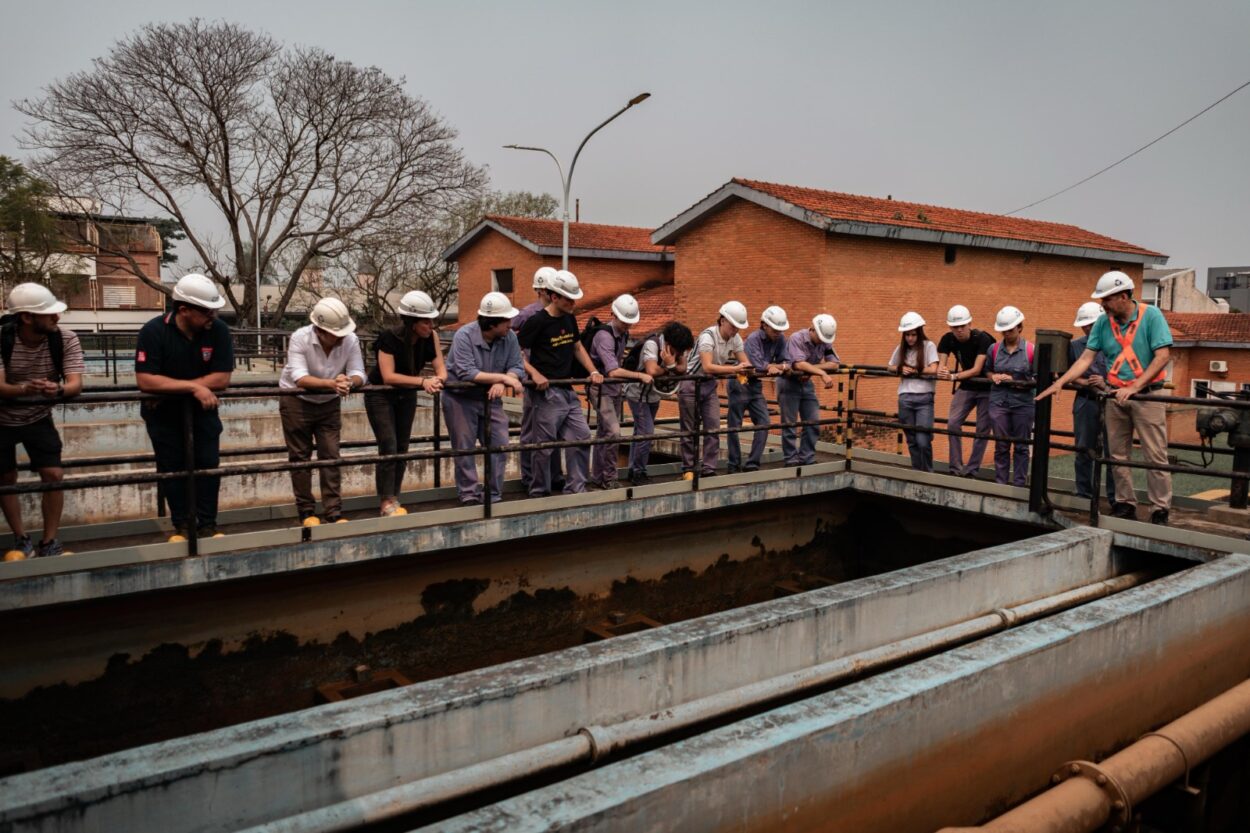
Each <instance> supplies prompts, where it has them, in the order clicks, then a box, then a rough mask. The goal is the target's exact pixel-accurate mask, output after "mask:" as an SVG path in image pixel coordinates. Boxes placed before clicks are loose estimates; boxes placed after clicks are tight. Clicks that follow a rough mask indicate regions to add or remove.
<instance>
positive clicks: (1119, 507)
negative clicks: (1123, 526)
mask: <svg viewBox="0 0 1250 833" xmlns="http://www.w3.org/2000/svg"><path fill="white" fill-rule="evenodd" d="M1111 517H1113V518H1123V519H1124V520H1126V521H1135V520H1137V507H1136V506H1135V505H1134V504H1132V503H1113V504H1111Z"/></svg>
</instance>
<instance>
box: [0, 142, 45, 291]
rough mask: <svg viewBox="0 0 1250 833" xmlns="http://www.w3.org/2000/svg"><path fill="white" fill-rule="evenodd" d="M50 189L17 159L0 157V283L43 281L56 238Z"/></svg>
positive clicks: (6, 287) (4, 285) (2, 284)
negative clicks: (50, 203) (49, 200)
mask: <svg viewBox="0 0 1250 833" xmlns="http://www.w3.org/2000/svg"><path fill="white" fill-rule="evenodd" d="M50 193H51V192H50V188H49V187H48V185H47V183H45V182H43V181H42V180H40V179H38V178H37V177H34V176H32V175H31V174H30V172H29V171H27V170H26V168H25V167H23V166H22V165H21V164H20V163H19V162H16V161H14V160H13V159H10V158H9V157H7V156H0V286H3V290H4V291H5V292H6V293H7V291H8V289H9V288H11V287H12V286H13V285H15V284H18V283H22V282H23V281H44V280H46V279H47V275H48V262H49V260H50V259H51V257H52V255H53V253H54V251H55V244H56V238H57V230H56V221H55V219H54V218H53V217H52V216H51V215H50V214H49V213H48V199H49V196H50Z"/></svg>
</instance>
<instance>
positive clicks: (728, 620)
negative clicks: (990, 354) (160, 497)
mask: <svg viewBox="0 0 1250 833" xmlns="http://www.w3.org/2000/svg"><path fill="white" fill-rule="evenodd" d="M887 483H888V481H887V479H885V478H867V477H861V478H860V481H857V482H856V483H855V485H856V486H857V487H858V488H843V489H839V490H835V491H819V492H813V493H808V494H797V495H796V494H791V495H786V496H781V497H771V495H770V493H769V492H767V491H760V490H759V489H756V491H754V492H747V493H744V494H743V495H741V496H739V497H743V496H746V497H750V496H751V495H754V496H755V497H757V498H758V499H755V500H734V499H732V496H727V499H726V500H725V501H724V504H725V505H721V506H716V505H709V506H707V507H705V508H702V509H700V511H692V512H689V513H684V514H683V513H673V512H664V511H657V512H656V514H655V517H651V518H647V517H645V514H646V513H645V512H643V513H642V514H643V515H644V517H637V516H636V517H635V518H634V519H632V520H631V521H630V522H628V523H620V524H613V525H604V526H601V527H596V528H580V529H576V530H574V531H562V530H561V529H560V526H559V524H558V523H555V520H558V519H553V518H542V517H538V516H528V517H522V516H520V515H518V516H516V517H515V518H514V519H513V521H514V523H512V526H511V528H512V529H514V530H517V531H522V532H526V533H528V534H515V535H511V536H507V537H500V538H498V539H497V540H493V541H486V542H481V543H474V544H472V545H467V546H457V547H453V548H448V549H445V550H424V551H416V552H411V553H408V554H406V555H402V556H398V557H386V558H376V559H365V560H355V561H351V562H349V563H346V564H343V565H341V566H322V567H317V568H315V569H306V570H300V571H297V572H285V573H279V574H261V575H254V576H245V577H240V578H237V579H233V580H228V581H216V582H210V583H202V584H197V585H195V586H187V587H168V588H163V589H159V590H153V591H148V592H136V593H126V594H117V595H105V596H100V597H97V598H92V599H84V600H80V601H75V602H73V603H69V604H61V605H55V606H35V607H31V608H29V609H19V610H11V611H8V612H6V613H4V614H3V615H2V616H0V624H3V625H4V626H5V627H6V630H8V632H10V633H22V634H29V635H32V638H31V639H30V640H27V641H24V642H23V643H22V644H20V645H14V644H9V645H6V646H4V647H3V652H4V653H3V655H2V659H3V669H4V672H3V678H2V683H3V694H4V695H5V698H4V699H3V700H2V701H0V735H2V736H3V737H5V739H6V745H5V754H6V759H5V765H6V766H7V767H8V768H9V771H10V772H13V773H24V774H15V775H13V776H12V777H10V778H8V779H6V780H0V826H2V825H5V824H10V825H11V828H10V829H12V830H15V831H16V830H53V829H55V830H71V829H73V830H78V829H81V830H89V829H91V830H94V829H123V828H125V829H161V830H171V831H172V830H228V829H241V828H244V827H247V826H248V825H252V824H259V823H262V822H268V821H273V820H277V819H283V818H286V817H288V816H292V815H295V814H298V813H302V812H307V811H309V810H312V809H315V808H318V807H323V806H327V805H333V804H335V803H336V802H341V801H344V800H349V799H352V798H354V797H358V796H362V795H369V794H370V793H373V792H376V791H377V790H380V789H385V788H389V787H393V786H394V785H396V784H402V783H405V782H412V781H415V780H418V779H421V778H426V777H429V776H431V775H437V774H439V773H446V772H451V771H455V770H457V769H459V768H462V767H465V766H469V765H472V764H475V763H480V762H481V761H484V760H489V759H491V758H495V757H498V756H501V755H506V754H510V753H512V752H515V751H517V750H518V749H525V748H528V747H531V746H534V745H536V744H542V743H546V742H550V741H552V740H553V739H559V738H562V737H569V736H571V735H576V734H577V733H578V731H579V729H582V728H584V727H586V726H592V725H611V724H613V723H616V722H620V721H622V720H628V719H631V718H635V717H638V716H639V715H645V714H648V713H649V712H653V711H656V710H660V711H662V710H664V709H665V708H669V707H673V706H675V705H677V704H681V703H686V702H689V701H691V700H694V699H698V698H701V697H706V696H709V695H711V694H715V693H716V692H718V691H725V690H730V689H734V688H735V687H739V686H743V685H748V684H751V683H755V682H758V681H760V680H767V679H770V678H773V677H777V676H779V675H785V674H787V673H793V672H795V671H798V670H801V669H804V668H807V667H810V666H812V665H814V664H818V663H821V662H827V661H829V660H830V659H831V658H835V657H838V656H845V655H854V654H856V652H859V651H864V650H871V649H872V648H874V647H875V646H881V645H886V644H889V643H892V642H895V641H897V640H899V639H904V638H908V637H912V636H915V635H917V634H924V633H927V632H929V631H932V630H934V629H935V628H941V627H944V626H950V625H952V624H955V623H959V622H963V621H967V620H970V619H973V618H975V617H979V616H984V615H985V614H986V613H987V612H993V611H997V610H1003V609H1005V608H1010V607H1011V606H1012V605H1020V604H1023V603H1027V602H1030V601H1032V600H1036V599H1042V598H1045V597H1049V596H1053V595H1055V594H1061V593H1064V592H1066V591H1071V590H1073V589H1074V588H1081V587H1086V586H1089V585H1091V584H1097V583H1098V582H1104V581H1106V580H1108V579H1112V578H1115V577H1116V576H1123V575H1125V574H1128V573H1136V574H1149V580H1148V581H1143V582H1141V583H1140V586H1136V587H1134V588H1132V589H1130V590H1127V591H1125V592H1122V593H1117V594H1116V595H1114V596H1111V597H1108V598H1105V599H1102V600H1100V601H1096V602H1092V603H1090V604H1087V605H1083V606H1080V607H1077V608H1076V609H1074V610H1069V611H1068V612H1066V613H1062V614H1059V615H1057V616H1052V617H1048V618H1045V619H1043V620H1041V621H1039V622H1034V623H1032V624H1029V625H1025V626H1024V627H1020V628H1013V629H1009V630H1006V631H1005V632H1003V633H1001V634H999V635H997V636H992V637H988V638H986V639H982V640H980V641H975V642H972V643H970V644H969V645H967V646H966V647H961V648H960V649H959V650H958V651H948V652H946V653H941V654H938V655H936V656H934V657H930V658H927V659H922V660H921V661H919V662H915V663H910V664H908V663H899V664H898V665H899V667H897V668H889V669H885V671H884V673H874V674H873V675H870V676H865V678H864V679H862V680H858V681H856V682H853V683H852V684H850V685H846V686H841V687H838V688H836V689H833V690H831V691H827V692H824V693H819V694H818V696H813V697H805V698H796V699H795V701H794V702H790V703H783V704H781V705H779V706H777V708H776V709H774V710H771V711H767V712H764V713H762V714H758V715H748V716H746V717H744V718H743V719H742V720H741V721H738V722H730V723H727V724H726V725H723V726H719V727H713V728H712V729H710V730H709V731H704V732H699V733H687V734H685V735H682V736H679V737H677V738H676V739H674V740H672V742H669V743H666V744H654V745H651V746H649V747H646V748H644V749H642V750H640V751H635V752H633V753H631V754H630V755H629V756H625V757H623V759H622V760H620V761H618V762H612V763H609V764H608V765H606V766H601V767H599V768H597V769H593V770H588V771H585V772H580V771H578V770H576V769H575V770H573V771H570V772H566V773H563V774H562V775H561V777H559V778H556V779H553V780H551V781H550V783H541V784H530V785H528V786H527V788H526V789H524V790H519V791H511V792H508V791H505V792H504V793H499V794H493V795H491V796H489V800H487V801H485V802H479V803H478V804H477V805H474V806H466V805H457V806H455V807H453V808H452V810H453V811H452V812H449V811H447V810H446V809H444V810H442V811H440V812H438V813H435V814H434V815H425V816H423V815H420V814H418V815H414V816H412V817H411V818H402V819H401V820H400V821H399V822H392V823H391V824H392V825H395V824H398V826H392V827H390V828H388V829H413V828H415V827H418V826H420V824H422V823H434V822H437V824H438V825H439V826H440V828H448V829H465V830H477V829H504V828H507V829H525V828H526V827H527V826H529V827H532V828H533V829H535V830H538V829H546V828H545V824H547V823H549V822H552V821H553V820H555V821H559V822H561V823H568V824H570V825H574V826H578V827H579V829H580V828H584V829H622V828H629V829H673V830H695V829H699V830H728V829H738V830H741V829H754V828H759V829H776V828H777V827H784V828H787V829H795V830H800V829H812V830H816V829H820V830H832V829H846V830H870V829H881V830H908V829H917V830H920V829H926V825H929V824H930V823H932V822H941V823H955V822H971V821H976V820H977V819H978V818H981V817H983V816H984V815H985V813H986V812H987V811H988V810H990V809H992V808H994V807H1001V806H1005V804H1006V803H1007V802H1009V801H1011V800H1015V799H1017V798H1019V797H1020V796H1022V795H1025V794H1027V792H1028V791H1029V790H1030V789H1032V788H1033V787H1032V785H1033V784H1035V783H1036V781H1037V779H1038V778H1039V777H1040V778H1041V780H1042V782H1043V783H1044V782H1045V778H1046V775H1047V774H1048V773H1042V774H1041V775H1040V776H1039V773H1038V772H1034V770H1039V772H1040V770H1041V769H1045V767H1044V766H1043V765H1042V764H1041V763H1039V760H1046V759H1048V757H1049V756H1052V755H1056V754H1058V755H1060V756H1062V755H1063V754H1068V753H1069V752H1071V753H1072V754H1071V755H1069V758H1067V759H1071V758H1074V757H1081V754H1077V753H1084V752H1088V750H1089V749H1090V748H1091V747H1093V748H1098V749H1104V748H1114V746H1115V745H1116V744H1117V743H1119V742H1122V741H1123V740H1124V738H1125V737H1126V736H1129V735H1132V733H1134V732H1138V733H1139V732H1140V731H1142V730H1143V729H1142V728H1141V727H1142V726H1143V725H1146V726H1148V725H1152V721H1158V720H1162V719H1166V718H1168V717H1170V716H1174V715H1173V713H1174V712H1175V713H1179V712H1177V710H1178V709H1183V708H1185V707H1191V706H1190V704H1191V703H1193V704H1196V703H1197V702H1201V700H1202V698H1203V697H1204V695H1207V694H1208V693H1211V694H1213V693H1218V691H1220V690H1222V688H1224V687H1227V686H1226V685H1224V684H1225V683H1226V682H1228V681H1229V680H1232V681H1233V682H1235V681H1236V678H1237V675H1238V674H1240V677H1241V678H1244V677H1245V675H1246V671H1247V670H1250V667H1247V666H1250V662H1248V661H1247V660H1246V657H1245V656H1244V654H1245V652H1244V650H1239V649H1238V648H1237V647H1236V638H1237V637H1238V636H1241V637H1244V636H1245V635H1246V634H1247V633H1250V624H1248V623H1247V621H1246V617H1247V613H1246V612H1245V611H1243V610H1242V609H1241V607H1242V606H1241V605H1235V604H1233V601H1232V600H1233V597H1234V596H1235V594H1236V593H1238V592H1242V591H1246V590H1250V558H1245V557H1243V556H1236V555H1233V556H1226V557H1222V558H1214V557H1211V555H1210V554H1209V553H1202V552H1194V553H1192V554H1189V557H1177V552H1176V550H1175V548H1172V550H1171V551H1170V552H1169V553H1167V554H1159V553H1157V552H1156V553H1147V552H1143V551H1139V550H1135V549H1130V548H1127V547H1125V546H1120V545H1116V544H1115V542H1114V536H1113V534H1112V533H1111V532H1108V531H1106V530H1096V529H1079V528H1078V529H1069V530H1062V531H1055V530H1054V528H1053V527H1045V526H1042V525H1040V524H1039V523H1037V522H1036V521H1038V520H1039V519H1037V518H1036V517H1034V516H1030V515H1029V514H1028V513H1027V510H1025V509H1023V508H1022V507H1020V506H1018V505H1017V504H1014V503H1012V502H1010V501H999V502H995V501H992V500H987V499H985V498H979V499H977V500H967V499H964V498H959V497H957V496H956V495H957V493H952V494H951V495H950V496H949V497H948V496H944V495H942V494H940V493H939V492H938V491H935V490H932V489H929V490H928V491H927V492H925V493H924V494H918V495H913V496H911V497H916V496H919V497H922V498H923V499H922V500H915V499H911V497H909V496H908V495H906V494H902V493H901V492H902V491H905V490H900V489H897V488H893V487H890V488H886V484H887ZM973 509H975V510H976V511H970V510H973ZM605 514H608V515H610V514H611V513H605ZM505 523H506V522H505ZM501 528H507V527H506V526H505V527H501ZM343 546H350V545H349V544H346V543H345V544H344V545H343ZM795 591H800V592H795ZM1186 611H1188V614H1189V615H1186ZM1195 611H1201V614H1202V615H1201V616H1197V617H1195V616H1194V615H1193V614H1194V613H1195ZM621 615H624V616H626V617H635V618H636V617H645V618H646V619H648V620H651V621H653V622H655V623H658V624H659V625H661V626H660V627H654V628H648V627H642V626H639V627H632V626H627V627H625V628H623V629H622V630H624V631H631V630H632V631H633V632H632V633H627V635H623V636H619V637H616V638H612V639H608V640H600V641H591V637H589V636H588V630H594V629H596V628H598V629H600V630H602V629H603V627H604V626H610V625H612V624H613V623H619V621H620V619H621ZM1065 617H1069V619H1071V621H1069V620H1068V619H1065ZM631 621H633V620H631ZM1129 624H1131V625H1132V626H1131V627H1130V626H1129ZM11 642H12V641H11ZM1242 644H1245V643H1244V642H1243V643H1242ZM1199 646H1200V647H1199ZM1051 652H1057V653H1053V654H1052V653H1051ZM1073 652H1075V653H1073ZM1217 659H1218V662H1217V661H1216V660H1217ZM361 665H367V666H369V667H370V668H371V669H375V670H376V669H391V670H394V671H396V672H398V673H399V674H401V675H402V676H403V677H405V678H406V679H408V680H411V681H413V683H414V684H413V685H409V686H406V687H402V688H395V689H392V690H389V691H383V692H380V693H374V694H367V695H364V696H361V697H358V698H354V699H350V700H347V701H344V702H338V703H330V704H328V705H317V703H318V701H319V698H322V697H323V695H322V694H319V691H318V690H319V688H320V689H323V690H324V688H325V687H326V686H327V685H329V684H333V683H335V682H338V681H343V680H346V679H348V678H350V677H351V675H352V670H353V669H354V668H356V667H358V666H361ZM1148 668H1149V669H1150V670H1149V672H1148V673H1147V671H1146V669H1148ZM900 675H901V676H900ZM1092 677H1096V678H1097V681H1098V682H1097V687H1096V688H1095V690H1097V691H1099V692H1100V694H1099V696H1098V697H1094V698H1091V697H1089V696H1088V694H1087V695H1086V696H1085V697H1084V699H1083V703H1084V705H1076V706H1069V707H1065V708H1064V709H1063V710H1062V711H1063V712H1064V715H1065V718H1064V719H1065V721H1068V720H1070V721H1071V725H1070V727H1068V728H1065V729H1063V730H1062V731H1050V730H1048V729H1046V727H1047V726H1048V725H1053V721H1049V718H1045V716H1046V715H1048V714H1053V713H1054V711H1055V710H1056V708H1057V703H1059V702H1062V701H1063V698H1064V697H1065V696H1071V692H1072V691H1073V690H1076V689H1081V690H1086V691H1088V689H1087V687H1088V686H1090V685H1091V682H1092V680H1091V678H1092ZM1143 686H1144V687H1145V689H1144V690H1146V691H1148V692H1149V693H1150V695H1151V696H1149V697H1146V698H1145V699H1144V701H1143V698H1142V697H1141V692H1142V691H1143ZM1118 698H1120V699H1118ZM1121 699H1123V701H1124V702H1129V701H1133V700H1135V701H1136V702H1135V703H1134V705H1133V706H1132V707H1131V708H1120V707H1119V706H1118V705H1117V704H1119V703H1120V702H1121ZM1108 709H1110V710H1111V711H1112V714H1111V715H1110V716H1108V714H1107V710H1108ZM1065 725H1066V724H1065ZM1007 731H1010V732H1012V733H1013V734H1014V736H1015V740H1013V741H1012V744H1006V745H1004V744H1002V743H1000V742H998V741H996V740H994V738H995V737H996V734H995V733H1001V732H1007ZM196 733H203V734H196ZM143 744H154V745H150V746H144V747H143V748H136V747H140V746H141V745H143ZM1020 744H1023V745H1024V748H1026V749H1027V748H1028V746H1029V744H1032V745H1033V746H1034V747H1035V749H1034V752H1035V753H1037V754H1036V755H1035V754H1021V748H1020V746H1019V745H1020ZM125 750H129V751H125ZM974 753H975V754H974ZM987 753H988V754H987ZM1043 753H1045V754H1043ZM951 755H955V756H959V755H968V756H973V757H970V758H969V760H974V761H975V763H974V764H971V766H972V767H973V769H974V770H975V771H976V772H978V773H981V776H980V778H979V780H978V781H977V785H978V789H977V790H976V795H975V797H974V796H972V795H971V791H970V790H969V789H967V788H966V785H965V788H961V789H958V790H952V789H951V788H950V786H949V784H948V783H947V782H946V781H947V779H950V778H952V777H954V776H952V775H950V774H948V770H949V767H948V766H946V765H945V764H943V763H941V762H942V761H946V760H949V758H948V756H951ZM97 756H102V757H97ZM1038 756H1040V758H1039V757H1038ZM762 777H768V778H770V779H775V783H773V782H772V781H770V784H772V785H771V786H770V787H769V789H767V790H758V789H755V788H754V787H753V786H752V785H754V784H757V783H758V781H759V779H760V778H762ZM900 777H907V778H910V781H908V784H909V787H908V790H907V791H906V796H907V798H906V799H903V798H902V797H899V798H891V799H890V800H884V799H885V797H886V796H887V795H891V794H892V793H893V792H896V791H897V790H896V789H895V790H893V791H892V790H884V788H883V786H882V785H883V784H888V783H893V784H895V787H896V788H897V784H898V783H899V782H898V780H897V779H898V778H900ZM890 779H894V780H893V781H891V780H890ZM883 790H884V791H883ZM227 796H228V801H223V800H222V799H223V797H227ZM943 796H945V797H943ZM831 814H832V815H831ZM978 814H979V815H978ZM136 819H141V820H142V822H141V823H139V824H137V825H136V823H135V820H136ZM624 820H628V822H627V823H626V822H625V821H624ZM783 821H784V824H782V822H783ZM110 825H114V826H113V827H112V828H110ZM935 826H936V825H935ZM928 829H931V828H928Z"/></svg>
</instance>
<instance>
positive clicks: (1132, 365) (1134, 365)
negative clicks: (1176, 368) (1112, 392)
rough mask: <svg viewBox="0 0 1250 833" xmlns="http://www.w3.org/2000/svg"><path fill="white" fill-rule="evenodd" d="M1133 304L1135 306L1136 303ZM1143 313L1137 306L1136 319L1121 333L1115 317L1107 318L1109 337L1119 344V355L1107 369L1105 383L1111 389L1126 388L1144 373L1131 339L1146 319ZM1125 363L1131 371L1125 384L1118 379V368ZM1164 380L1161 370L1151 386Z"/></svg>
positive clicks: (1164, 371)
mask: <svg viewBox="0 0 1250 833" xmlns="http://www.w3.org/2000/svg"><path fill="white" fill-rule="evenodd" d="M1133 303H1135V304H1137V302H1136V301H1134V302H1133ZM1145 313H1146V311H1145V310H1144V309H1142V308H1141V305H1140V304H1137V317H1136V318H1135V319H1133V323H1132V324H1129V325H1128V328H1127V329H1125V330H1123V331H1121V330H1120V325H1119V324H1117V323H1116V320H1115V316H1113V315H1108V316H1107V323H1108V324H1110V325H1111V335H1113V336H1115V340H1116V341H1117V342H1119V344H1120V355H1118V356H1116V357H1115V361H1114V362H1112V363H1111V367H1109V368H1108V369H1107V381H1108V382H1110V383H1111V385H1112V387H1117V388H1126V387H1128V386H1129V385H1131V384H1133V382H1135V381H1137V380H1138V379H1140V378H1141V376H1142V374H1143V373H1145V372H1146V368H1144V367H1142V366H1141V361H1140V360H1139V359H1138V358H1137V353H1136V352H1135V351H1134V350H1133V338H1134V336H1136V335H1137V325H1138V324H1140V323H1141V320H1142V319H1143V318H1145V317H1146V314H1145ZM1125 362H1127V363H1128V368H1129V370H1131V371H1133V378H1132V380H1131V381H1127V382H1126V381H1124V380H1123V379H1121V378H1120V368H1121V367H1123V366H1124V364H1125ZM1166 378H1167V371H1166V370H1161V371H1159V375H1158V376H1156V377H1155V378H1154V379H1152V380H1151V384H1154V383H1155V382H1162V381H1163V380H1164V379H1166Z"/></svg>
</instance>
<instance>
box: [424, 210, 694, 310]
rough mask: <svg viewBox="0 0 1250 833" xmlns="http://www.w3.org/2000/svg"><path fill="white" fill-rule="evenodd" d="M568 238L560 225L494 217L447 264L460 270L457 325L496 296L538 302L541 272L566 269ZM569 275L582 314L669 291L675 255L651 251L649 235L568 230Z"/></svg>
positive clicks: (666, 249)
mask: <svg viewBox="0 0 1250 833" xmlns="http://www.w3.org/2000/svg"><path fill="white" fill-rule="evenodd" d="M562 233H563V224H562V222H561V221H559V220H538V219H531V218H524V217H501V216H494V215H490V216H487V217H484V218H483V219H482V221H481V222H480V223H478V224H477V225H476V226H474V227H473V228H472V229H471V230H470V231H468V232H467V233H466V234H465V235H464V236H463V237H461V238H460V239H459V240H457V241H456V242H455V243H453V244H452V245H451V246H450V247H449V248H448V249H447V250H446V251H445V252H443V255H442V257H443V259H444V260H446V261H449V262H455V263H456V265H457V271H458V274H459V286H460V298H461V302H460V312H459V320H460V321H461V322H464V321H470V320H472V319H473V317H474V316H475V315H476V313H477V301H478V299H480V298H481V297H482V296H483V295H485V294H486V293H487V292H490V291H492V290H498V291H500V292H503V293H505V294H507V295H508V297H510V298H511V299H512V303H513V304H515V305H516V306H524V305H525V304H528V303H529V302H530V301H532V300H533V299H534V292H533V290H532V289H531V286H532V283H533V277H534V272H535V271H537V269H538V267H540V266H554V267H555V268H557V269H558V268H560V251H561V239H562ZM569 270H570V271H572V272H573V273H574V274H575V275H577V278H578V280H579V281H580V282H581V285H582V288H583V290H584V291H585V293H586V296H585V298H584V299H583V301H582V302H581V306H582V307H583V308H587V309H589V308H592V307H595V306H598V305H599V304H601V303H602V302H604V301H605V300H606V301H608V302H611V300H612V299H613V298H615V297H616V296H617V295H619V294H621V293H622V292H640V291H642V290H643V289H646V288H650V287H656V286H661V285H664V284H671V283H672V282H673V250H672V247H670V246H663V245H657V244H655V243H652V242H651V229H645V228H634V227H631V226H605V225H597V224H594V223H570V224H569Z"/></svg>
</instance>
